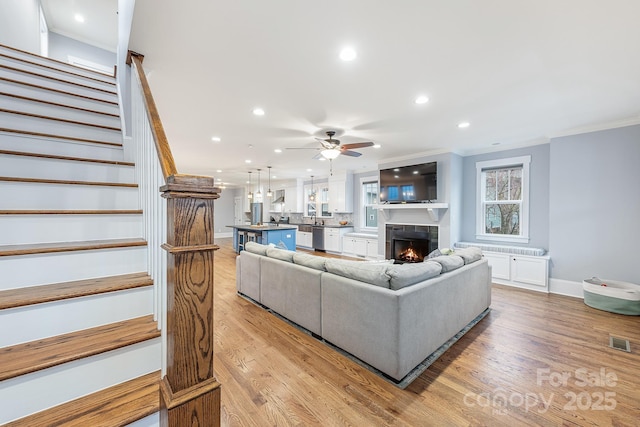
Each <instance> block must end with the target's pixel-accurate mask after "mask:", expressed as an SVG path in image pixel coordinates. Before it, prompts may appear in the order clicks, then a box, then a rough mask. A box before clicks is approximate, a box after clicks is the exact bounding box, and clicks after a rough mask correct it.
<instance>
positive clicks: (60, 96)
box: [0, 80, 120, 114]
mask: <svg viewBox="0 0 640 427" xmlns="http://www.w3.org/2000/svg"><path fill="white" fill-rule="evenodd" d="M0 92H3V93H8V94H12V95H20V96H26V97H29V98H36V99H41V100H43V101H48V102H55V103H58V104H63V105H69V106H71V107H78V108H85V109H89V110H95V111H100V112H103V113H110V114H119V112H120V109H119V108H118V105H117V104H114V103H111V102H96V101H94V100H91V99H86V98H83V97H80V96H74V95H70V94H67V93H61V92H55V91H50V90H43V89H39V88H35V87H31V86H27V85H22V84H15V83H11V82H7V81H4V80H0Z"/></svg>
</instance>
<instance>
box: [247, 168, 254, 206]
mask: <svg viewBox="0 0 640 427" xmlns="http://www.w3.org/2000/svg"><path fill="white" fill-rule="evenodd" d="M247 198H248V199H249V200H251V199H253V193H252V192H251V171H249V193H247Z"/></svg>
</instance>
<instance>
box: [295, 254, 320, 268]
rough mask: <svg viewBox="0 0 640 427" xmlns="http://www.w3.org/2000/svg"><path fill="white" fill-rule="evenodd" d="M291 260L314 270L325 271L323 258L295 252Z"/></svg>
mask: <svg viewBox="0 0 640 427" xmlns="http://www.w3.org/2000/svg"><path fill="white" fill-rule="evenodd" d="M293 262H294V263H295V264H298V265H301V266H303V267H309V268H313V269H315V270H320V271H327V269H326V268H325V265H324V264H325V258H323V257H319V256H315V255H309V254H305V253H298V252H296V253H295V254H294V255H293Z"/></svg>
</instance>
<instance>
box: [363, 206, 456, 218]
mask: <svg viewBox="0 0 640 427" xmlns="http://www.w3.org/2000/svg"><path fill="white" fill-rule="evenodd" d="M375 207H376V209H378V211H380V212H382V215H383V216H384V218H385V220H387V221H388V220H390V219H391V217H392V216H393V212H394V211H397V210H401V209H426V211H427V213H428V214H429V216H430V217H431V219H432V220H433V221H440V216H441V215H442V213H444V211H445V210H447V209H449V204H448V203H398V204H388V205H375Z"/></svg>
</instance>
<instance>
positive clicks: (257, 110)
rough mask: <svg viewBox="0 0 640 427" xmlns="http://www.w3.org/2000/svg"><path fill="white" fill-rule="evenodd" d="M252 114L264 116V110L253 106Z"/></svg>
mask: <svg viewBox="0 0 640 427" xmlns="http://www.w3.org/2000/svg"><path fill="white" fill-rule="evenodd" d="M253 115H254V116H264V110H263V109H262V108H254V109H253Z"/></svg>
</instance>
